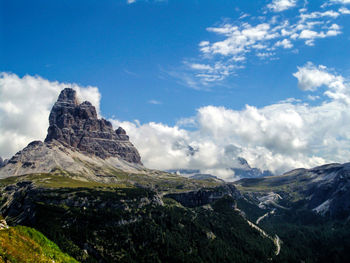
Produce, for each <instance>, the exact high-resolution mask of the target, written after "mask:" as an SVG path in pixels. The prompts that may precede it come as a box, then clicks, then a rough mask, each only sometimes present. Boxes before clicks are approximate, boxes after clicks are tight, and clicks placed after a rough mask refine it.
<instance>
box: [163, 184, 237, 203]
mask: <svg viewBox="0 0 350 263" xmlns="http://www.w3.org/2000/svg"><path fill="white" fill-rule="evenodd" d="M225 195H228V196H231V197H233V198H234V199H239V198H241V197H242V196H241V193H240V192H239V191H238V190H237V188H236V187H235V186H234V185H231V184H226V185H223V186H219V187H216V188H211V189H204V188H203V189H200V190H198V191H191V192H185V193H174V194H167V195H165V197H169V198H172V199H174V200H176V201H177V202H179V203H180V204H181V205H183V206H185V207H197V206H202V205H207V204H211V203H213V202H215V201H216V200H218V199H220V198H223V197H224V196H225Z"/></svg>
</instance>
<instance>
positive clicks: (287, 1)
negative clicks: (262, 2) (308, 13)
mask: <svg viewBox="0 0 350 263" xmlns="http://www.w3.org/2000/svg"><path fill="white" fill-rule="evenodd" d="M296 3H297V1H296V0H273V1H272V3H270V4H268V5H267V7H268V8H270V9H272V10H273V11H274V12H281V11H284V10H287V9H290V8H292V7H295V6H296Z"/></svg>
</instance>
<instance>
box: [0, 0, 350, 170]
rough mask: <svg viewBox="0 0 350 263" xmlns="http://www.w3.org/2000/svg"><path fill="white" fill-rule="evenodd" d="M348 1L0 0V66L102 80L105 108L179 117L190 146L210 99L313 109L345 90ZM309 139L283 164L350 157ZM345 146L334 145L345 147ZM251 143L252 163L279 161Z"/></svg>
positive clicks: (236, 105)
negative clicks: (338, 81) (262, 154)
mask: <svg viewBox="0 0 350 263" xmlns="http://www.w3.org/2000/svg"><path fill="white" fill-rule="evenodd" d="M349 9H350V1H349V0H324V1H309V2H308V1H303V0H266V1H232V0H231V1H228V0H227V1H224V0H218V1H212V0H201V1H198V0H186V1H182V0H168V1H160V0H158V1H152V0H149V1H143V0H139V1H138V0H136V1H129V2H127V1H126V0H125V1H122V0H105V1H89V0H85V1H78V0H76V1H65V0H59V1H56V0H50V1H46V0H42V1H40V0H36V1H18V0H11V1H6V0H0V12H1V13H0V19H1V20H0V30H1V31H0V72H7V74H15V75H16V76H17V77H18V78H20V79H21V78H23V77H24V76H25V75H28V76H32V77H33V78H41V79H44V80H48V81H49V82H51V83H53V82H55V81H57V82H58V83H76V84H77V85H79V86H81V87H87V86H92V87H97V88H98V93H99V94H101V96H102V97H101V101H100V108H101V114H102V116H104V117H105V118H108V119H114V120H116V122H117V123H124V126H125V125H126V126H128V125H129V124H128V122H134V120H138V121H139V122H140V125H149V124H150V123H152V122H154V123H158V124H159V125H163V126H162V127H168V128H169V129H172V131H174V129H177V128H178V129H180V132H183V133H184V134H185V135H184V137H186V136H187V137H186V138H187V139H183V140H184V141H186V143H185V144H188V145H192V144H193V143H194V141H193V140H191V139H188V138H189V137H191V138H192V137H193V136H194V135H193V134H192V135H188V134H186V132H188V131H192V130H193V129H194V132H199V133H201V132H203V129H204V128H203V125H202V126H201V124H200V119H199V118H200V114H201V109H202V111H203V112H204V110H203V109H209V108H207V107H208V106H214V108H212V109H224V110H230V111H232V112H239V113H240V114H241V115H244V112H245V110H246V109H247V108H246V105H251V106H252V107H255V108H257V109H258V111H259V113H261V112H262V111H263V109H264V107H269V106H273V105H279V104H280V102H281V101H284V103H286V104H288V103H290V104H291V105H294V106H295V107H297V106H298V105H299V106H300V105H302V104H307V105H308V107H309V110H312V111H314V110H316V109H317V107H319V106H321V105H322V104H324V103H332V102H333V100H334V99H335V96H333V97H332V96H329V94H328V95H327V93H325V92H327V90H331V89H332V87H333V89H334V85H335V84H334V82H333V81H335V80H336V79H337V78H340V76H341V78H342V83H346V82H347V78H348V76H349V75H350V60H349V55H350V49H349V42H350V30H349V28H350V19H349V18H350V15H349V14H350V10H349ZM297 72H299V74H298V73H297ZM293 74H294V75H293ZM327 74H328V75H327ZM3 79H5V77H3ZM332 85H333V86H332ZM344 85H347V84H344ZM339 90H340V88H339V85H338V86H337V92H338V93H339ZM333 91H334V90H333ZM338 93H337V94H338ZM6 102H7V101H5V99H4V101H3V102H2V103H6ZM0 104H1V103H0ZM332 105H333V104H332ZM0 106H1V105H0ZM220 107H224V108H220ZM0 108H1V107H0ZM298 114H299V115H300V116H302V113H300V112H299V111H298ZM226 115H227V114H226ZM226 115H225V114H224V115H223V116H226ZM263 115H264V114H263ZM264 116H265V115H264ZM305 116H306V115H305ZM218 118H219V117H218ZM302 119H303V120H304V122H303V123H305V119H307V117H305V118H304V117H302ZM184 124H186V125H184ZM188 124H191V125H188ZM216 124H217V123H215V125H216ZM129 126H130V127H129V129H130V132H131V133H133V132H134V133H135V134H136V130H135V131H133V130H132V125H131V124H130V125H129ZM284 127H285V126H284ZM135 129H136V128H135ZM139 132H140V131H139ZM175 133H176V132H175ZM272 133H273V132H272ZM324 134H328V131H325V132H324ZM211 135H212V134H211ZM211 135H210V134H206V135H203V136H204V137H206V136H211ZM294 135H295V134H294ZM198 136H199V135H198ZM237 136H238V135H237ZM239 136H241V137H240V138H239V139H237V138H238V137H239ZM239 136H238V137H235V138H231V137H227V138H226V139H225V143H223V144H222V146H223V148H224V147H225V146H227V145H228V144H233V145H235V146H237V147H238V148H242V147H244V144H247V145H252V146H251V147H253V148H254V149H255V151H257V149H258V148H259V147H264V149H265V150H266V149H267V150H268V151H270V152H269V154H270V153H271V156H274V157H271V158H272V160H273V161H276V158H277V157H276V154H277V155H278V154H280V155H281V156H282V157H278V158H280V159H283V158H284V157H283V154H285V152H283V151H284V150H283V149H282V148H283V147H282V148H279V147H277V148H276V147H275V145H274V146H271V147H270V146H269V145H265V143H260V142H259V143H255V144H254V142H255V139H254V140H248V141H246V140H245V139H242V138H245V135H239ZM295 136H296V135H295ZM332 136H333V137H332V138H334V139H335V140H336V141H337V142H340V141H339V140H337V138H342V139H343V138H345V139H344V140H346V142H348V141H349V140H350V137H349V138H348V137H347V136H348V135H344V134H332ZM29 137H30V138H32V137H33V136H29ZM29 137H28V138H29ZM135 137H137V136H135ZM287 137H288V136H287ZM348 139H349V140H348ZM135 140H137V139H135ZM281 140H282V139H281ZM23 141H25V140H24V139H23ZM175 141H176V140H175ZM180 141H181V140H180ZM277 141H278V140H277ZM282 141H283V140H282ZM300 141H301V144H303V143H304V141H306V145H304V146H303V147H304V148H310V147H311V148H312V147H314V148H312V149H314V150H312V151H310V152H308V151H306V150H305V149H304V148H303V150H300V149H299V148H298V147H299V146H298V147H296V151H295V152H293V153H291V154H290V155H288V156H289V157H290V158H291V159H293V160H302V159H305V156H307V157H308V158H309V159H310V161H309V162H305V163H302V162H301V161H300V162H289V163H288V164H280V167H281V168H280V170H281V171H282V170H285V169H287V168H293V167H294V166H299V165H305V166H308V165H309V166H310V165H315V164H319V163H322V162H326V161H338V160H339V161H344V160H343V159H341V160H340V158H334V160H333V159H331V158H330V156H332V154H333V153H334V152H326V151H325V150H324V148H326V145H327V144H322V145H321V146H320V145H316V146H315V145H314V144H315V143H314V142H311V141H310V140H306V139H305V138H300ZM176 142H178V140H177V141H176ZM197 143H198V142H197ZM137 144H140V145H141V144H142V143H137ZM194 144H196V143H194ZM141 147H146V148H147V147H150V146H145V145H143V146H141ZM152 147H154V146H152ZM269 147H270V148H269ZM322 147H323V148H322ZM320 148H322V149H323V150H322V149H321V150H320ZM276 149H278V150H276ZM281 149H282V150H281ZM343 150H344V149H340V148H337V149H336V150H334V151H336V154H337V155H339V156H341V155H342V154H343V153H344V152H343ZM141 152H142V151H141ZM145 152H147V151H146V150H145ZM243 152H244V154H245V155H244V154H243V155H244V156H245V157H246V158H247V159H249V161H250V162H251V163H253V164H254V165H256V166H259V167H261V168H271V165H266V162H267V161H266V160H265V159H264V160H260V161H259V158H260V157H259V158H258V157H256V156H257V154H256V153H255V155H254V154H253V153H251V152H250V153H248V152H245V151H243ZM262 152H264V151H262ZM216 153H217V152H216ZM7 154H8V153H7ZM160 154H161V153H160ZM288 154H289V153H288ZM3 155H4V153H3ZM5 155H6V154H5ZM175 155H176V154H175ZM316 157H317V158H321V159H317V161H315V159H313V158H316ZM146 158H147V157H146ZM169 158H170V157H169ZM273 161H271V163H273ZM162 162H164V160H163V161H162ZM281 162H282V161H281ZM146 163H147V162H146ZM149 163H150V164H151V166H153V167H155V168H159V167H160V166H159V165H157V164H155V163H153V162H151V161H150V162H149ZM196 165H197V166H200V165H199V164H196ZM182 166H190V164H189V163H186V164H184V165H182ZM192 166H195V165H192ZM218 166H220V165H218ZM160 168H163V167H160ZM164 168H174V165H173V166H171V167H164ZM207 168H208V167H207ZM209 168H210V167H209Z"/></svg>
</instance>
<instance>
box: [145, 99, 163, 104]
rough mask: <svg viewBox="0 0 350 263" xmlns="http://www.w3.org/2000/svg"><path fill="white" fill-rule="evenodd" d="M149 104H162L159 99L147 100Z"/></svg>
mask: <svg viewBox="0 0 350 263" xmlns="http://www.w3.org/2000/svg"><path fill="white" fill-rule="evenodd" d="M148 103H149V104H154V105H160V104H163V103H162V102H161V101H159V100H149V101H148Z"/></svg>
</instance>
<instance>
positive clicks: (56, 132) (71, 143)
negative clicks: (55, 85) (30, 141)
mask: <svg viewBox="0 0 350 263" xmlns="http://www.w3.org/2000/svg"><path fill="white" fill-rule="evenodd" d="M49 123H50V126H49V128H48V133H47V136H46V139H45V142H46V143H50V142H52V141H53V140H56V141H58V142H59V143H61V144H62V145H64V146H66V147H70V148H72V149H74V150H77V151H79V152H81V153H84V154H92V155H95V156H98V157H100V158H102V159H106V158H109V157H119V158H121V159H122V160H125V161H127V162H130V163H137V164H141V157H140V154H139V153H138V151H137V149H136V148H135V147H134V146H133V145H132V143H131V142H130V141H129V136H128V135H126V132H125V130H124V129H123V128H121V127H119V128H118V129H117V130H113V127H112V124H111V123H110V122H109V121H107V120H105V119H99V118H98V116H97V113H96V109H95V107H94V106H93V105H92V104H91V103H90V102H88V101H85V102H83V103H81V104H79V102H78V100H77V97H76V91H75V90H73V89H70V88H66V89H64V90H62V92H61V94H60V95H59V97H58V100H57V102H56V103H55V104H54V106H53V108H52V110H51V113H50V117H49Z"/></svg>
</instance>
